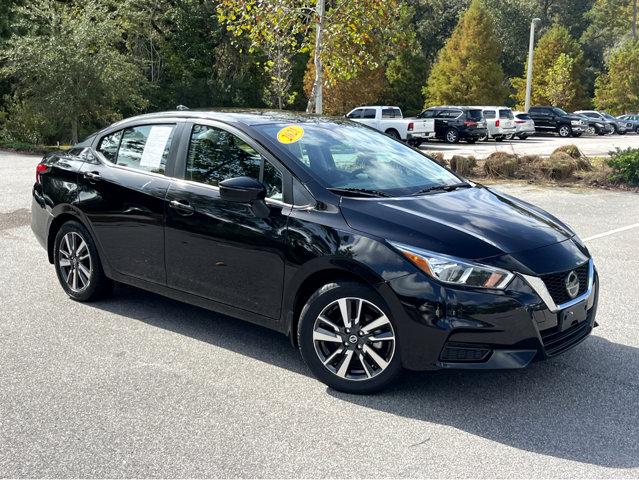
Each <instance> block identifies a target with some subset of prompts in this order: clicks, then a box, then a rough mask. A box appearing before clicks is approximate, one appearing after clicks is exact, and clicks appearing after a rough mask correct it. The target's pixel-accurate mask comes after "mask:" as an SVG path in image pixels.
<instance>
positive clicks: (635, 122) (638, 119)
mask: <svg viewBox="0 0 639 480" xmlns="http://www.w3.org/2000/svg"><path fill="white" fill-rule="evenodd" d="M617 119H619V120H622V121H624V122H626V129H627V130H628V131H631V130H632V131H634V132H635V133H639V115H620V116H618V117H617Z"/></svg>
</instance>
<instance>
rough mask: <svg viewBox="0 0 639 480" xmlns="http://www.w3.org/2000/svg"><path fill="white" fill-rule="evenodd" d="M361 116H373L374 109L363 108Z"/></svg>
mask: <svg viewBox="0 0 639 480" xmlns="http://www.w3.org/2000/svg"><path fill="white" fill-rule="evenodd" d="M362 118H375V109H374V108H365V109H364V111H363V113H362Z"/></svg>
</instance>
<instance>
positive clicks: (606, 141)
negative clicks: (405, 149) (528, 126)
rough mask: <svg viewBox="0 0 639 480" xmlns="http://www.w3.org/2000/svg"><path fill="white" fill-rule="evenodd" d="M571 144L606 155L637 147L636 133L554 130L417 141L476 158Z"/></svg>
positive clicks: (547, 150) (550, 149)
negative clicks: (498, 139)
mask: <svg viewBox="0 0 639 480" xmlns="http://www.w3.org/2000/svg"><path fill="white" fill-rule="evenodd" d="M570 144H575V145H577V146H578V147H579V149H580V150H581V151H582V152H583V153H584V154H585V155H588V156H593V157H594V156H606V155H608V154H609V153H610V152H612V151H615V150H616V149H617V148H621V149H626V148H629V147H630V148H639V134H636V133H627V134H625V135H604V136H599V135H595V136H588V135H585V136H582V137H578V138H573V137H568V138H561V137H560V136H558V135H554V134H538V135H534V136H532V137H530V138H527V139H526V140H520V139H518V138H516V139H514V140H511V141H503V142H496V141H494V140H492V139H491V140H488V141H486V142H477V143H474V144H469V143H466V142H464V141H461V142H459V143H455V144H447V143H444V142H441V141H435V140H431V141H428V142H425V143H423V144H422V145H421V147H420V148H421V149H422V150H424V151H432V152H443V154H444V156H445V157H446V158H450V157H452V156H453V155H473V156H475V157H476V158H482V159H483V158H486V157H487V156H488V155H490V154H491V153H493V152H497V151H505V152H511V153H516V154H519V155H542V156H546V155H550V154H551V153H552V152H553V150H555V149H556V148H558V147H560V146H562V145H570Z"/></svg>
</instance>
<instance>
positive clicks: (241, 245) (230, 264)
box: [165, 122, 291, 319]
mask: <svg viewBox="0 0 639 480" xmlns="http://www.w3.org/2000/svg"><path fill="white" fill-rule="evenodd" d="M184 133H185V136H184V138H185V141H184V142H183V144H182V145H183V147H182V149H181V152H180V156H179V161H178V162H177V166H176V171H175V175H176V177H179V178H181V179H179V180H174V181H173V182H172V183H171V186H170V188H169V190H168V193H167V196H166V237H165V238H166V268H167V283H168V285H169V286H170V287H172V288H175V289H178V290H182V291H184V292H188V293H191V294H194V295H198V296H201V297H204V298H208V299H211V300H214V301H216V302H220V303H223V304H226V305H230V306H233V307H237V308H241V309H244V310H247V311H250V312H254V313H257V314H260V315H263V316H266V317H270V318H273V319H277V318H279V314H280V308H281V300H282V288H283V281H284V254H285V237H286V224H287V220H288V214H289V212H290V210H291V206H290V204H289V203H288V197H287V198H285V195H286V196H288V195H291V193H290V192H289V191H288V190H287V191H286V192H285V187H286V186H287V185H288V187H286V188H287V189H289V188H290V184H291V177H290V174H288V173H287V171H286V170H285V169H283V167H282V166H281V165H279V164H278V163H277V161H276V160H275V159H273V158H272V157H270V155H269V154H268V152H266V151H265V150H263V149H262V148H261V147H260V146H259V145H257V144H255V143H254V142H253V141H252V140H251V139H250V138H249V137H248V136H246V135H245V134H244V133H242V132H240V131H239V130H237V129H235V128H232V127H230V126H228V125H224V124H219V123H216V122H203V123H201V124H187V125H186V127H185V132H184ZM267 157H269V158H268V159H267ZM239 176H248V177H252V178H257V179H259V180H261V181H262V182H263V183H264V184H265V185H266V187H267V199H266V203H267V206H268V210H269V214H268V216H266V217H258V216H256V214H255V213H254V212H253V210H252V208H251V206H250V205H248V204H243V203H236V202H230V201H226V200H222V199H221V198H220V192H219V187H218V184H219V182H221V181H222V180H225V179H228V178H233V177H239Z"/></svg>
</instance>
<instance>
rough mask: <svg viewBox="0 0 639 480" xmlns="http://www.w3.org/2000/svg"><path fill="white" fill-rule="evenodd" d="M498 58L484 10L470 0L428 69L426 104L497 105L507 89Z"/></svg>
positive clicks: (501, 100) (488, 20) (476, 2)
mask: <svg viewBox="0 0 639 480" xmlns="http://www.w3.org/2000/svg"><path fill="white" fill-rule="evenodd" d="M500 56H501V49H500V46H499V43H498V42H497V40H496V38H495V35H494V33H493V24H492V20H491V18H490V16H489V14H488V10H487V9H486V7H485V5H484V4H483V2H482V1H481V0H473V2H472V3H471V4H470V7H469V8H468V10H467V11H466V13H465V14H464V15H463V17H462V18H461V19H460V20H459V23H458V24H457V27H455V30H454V31H453V34H452V36H451V37H450V39H449V40H448V41H447V42H446V45H445V46H444V48H443V49H442V50H441V51H440V53H439V56H438V58H437V62H436V63H435V65H434V66H433V68H432V70H431V73H430V75H429V77H428V82H427V84H426V86H425V88H424V94H425V96H426V99H427V103H430V104H471V105H472V104H477V105H491V104H496V105H501V104H502V103H503V102H504V100H505V98H506V96H507V89H506V87H505V85H504V82H505V80H504V72H503V70H502V68H501V65H500V64H499V59H500Z"/></svg>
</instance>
